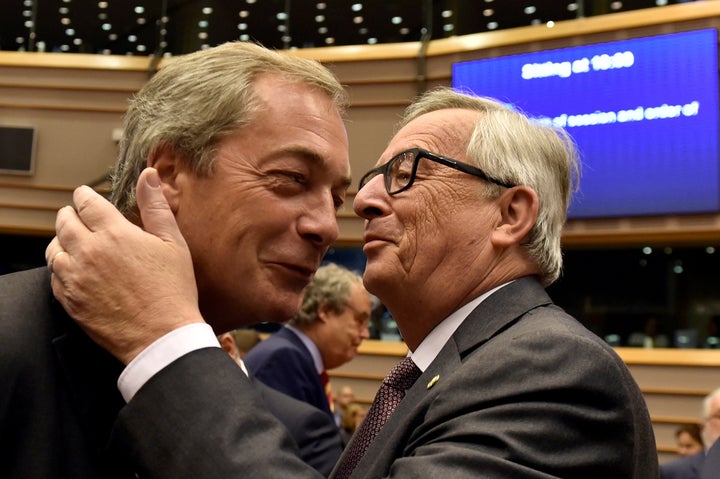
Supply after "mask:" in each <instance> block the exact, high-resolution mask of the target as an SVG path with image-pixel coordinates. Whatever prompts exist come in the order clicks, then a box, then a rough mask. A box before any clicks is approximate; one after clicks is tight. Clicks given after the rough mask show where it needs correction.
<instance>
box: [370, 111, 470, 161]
mask: <svg viewBox="0 0 720 479" xmlns="http://www.w3.org/2000/svg"><path fill="white" fill-rule="evenodd" d="M481 115H482V113H481V112H479V111H475V110H468V109H464V108H446V109H443V110H436V111H432V112H430V113H425V114H424V115H420V116H419V117H417V118H415V119H414V120H412V121H411V122H409V123H408V124H407V125H405V126H404V127H402V128H401V129H400V130H399V131H398V132H397V133H396V134H395V136H394V137H393V138H392V140H390V143H389V145H388V147H387V149H386V150H385V152H384V153H383V155H382V157H381V158H380V161H379V162H378V164H384V163H386V162H388V161H389V160H390V158H392V157H393V156H395V155H397V154H398V153H400V152H402V151H405V150H407V149H409V148H418V147H419V148H425V149H426V150H429V151H432V152H433V153H439V154H441V155H444V156H450V157H452V158H456V159H458V160H462V159H464V158H465V152H466V150H467V146H468V141H469V139H470V137H471V135H472V132H473V130H474V129H475V124H476V123H477V121H478V120H479V119H480V116H481Z"/></svg>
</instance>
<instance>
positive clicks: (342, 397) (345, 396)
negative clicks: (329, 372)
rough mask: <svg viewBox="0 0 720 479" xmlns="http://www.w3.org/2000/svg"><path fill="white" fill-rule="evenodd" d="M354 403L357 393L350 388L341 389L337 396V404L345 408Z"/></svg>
mask: <svg viewBox="0 0 720 479" xmlns="http://www.w3.org/2000/svg"><path fill="white" fill-rule="evenodd" d="M354 401H355V393H353V390H352V389H351V388H350V387H349V386H343V387H341V388H340V391H339V392H338V395H337V402H338V403H339V404H342V405H343V406H347V405H348V404H350V403H352V402H354Z"/></svg>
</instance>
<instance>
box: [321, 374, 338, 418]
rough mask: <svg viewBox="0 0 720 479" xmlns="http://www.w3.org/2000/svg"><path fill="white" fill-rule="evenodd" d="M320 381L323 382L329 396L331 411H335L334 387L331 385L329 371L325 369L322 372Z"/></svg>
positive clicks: (326, 395) (326, 394)
mask: <svg viewBox="0 0 720 479" xmlns="http://www.w3.org/2000/svg"><path fill="white" fill-rule="evenodd" d="M320 382H321V383H322V385H323V388H325V397H327V400H328V405H329V406H330V411H332V412H335V401H334V400H333V395H332V387H330V376H328V373H327V371H326V370H324V369H323V371H322V372H321V373H320Z"/></svg>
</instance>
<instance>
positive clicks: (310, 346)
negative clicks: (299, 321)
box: [285, 324, 325, 374]
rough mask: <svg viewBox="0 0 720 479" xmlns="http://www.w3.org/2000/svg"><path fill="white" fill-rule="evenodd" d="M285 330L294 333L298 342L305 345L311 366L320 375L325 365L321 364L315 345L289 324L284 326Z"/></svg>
mask: <svg viewBox="0 0 720 479" xmlns="http://www.w3.org/2000/svg"><path fill="white" fill-rule="evenodd" d="M285 327H286V328H288V329H289V330H290V331H292V332H293V333H295V335H296V336H297V337H298V338H300V341H302V343H303V344H304V345H305V347H306V348H307V350H308V351H310V356H312V358H313V364H315V369H316V370H317V373H318V374H320V373H322V372H323V371H324V370H325V364H323V360H322V356H321V355H320V350H319V349H318V347H317V345H316V344H315V343H314V342H313V340H312V339H310V338H309V337H308V335H307V334H305V333H303V332H302V331H300V330H299V329H298V328H295V327H293V326H290V325H289V324H286V325H285Z"/></svg>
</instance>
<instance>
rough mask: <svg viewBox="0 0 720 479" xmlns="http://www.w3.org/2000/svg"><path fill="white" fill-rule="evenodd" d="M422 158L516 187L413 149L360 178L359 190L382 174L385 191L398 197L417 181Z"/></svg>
mask: <svg viewBox="0 0 720 479" xmlns="http://www.w3.org/2000/svg"><path fill="white" fill-rule="evenodd" d="M420 158H425V159H428V160H430V161H434V162H435V163H440V164H441V165H445V166H449V167H450V168H453V169H455V170H458V171H462V172H463V173H467V174H469V175H473V176H477V177H478V178H482V179H483V180H485V181H489V182H490V183H494V184H496V185H499V186H503V187H505V188H512V187H513V186H515V185H514V184H512V183H506V182H504V181H501V180H498V179H497V178H493V177H492V176H490V175H488V174H487V173H485V172H484V171H483V170H481V169H480V168H478V167H476V166H472V165H469V164H467V163H463V162H462V161H458V160H453V159H452V158H448V157H447V156H441V155H437V154H435V153H432V152H430V151H428V150H425V149H423V148H411V149H409V150H406V151H403V152H402V153H400V154H398V155H396V156H394V157H392V158H391V159H390V161H388V162H387V163H385V164H384V165H382V166H379V167H377V168H373V169H372V170H370V171H368V172H367V173H365V175H364V176H363V177H362V178H360V184H359V186H358V189H360V190H361V189H362V188H363V187H364V186H365V185H367V184H368V183H369V182H370V180H372V179H373V178H375V177H376V176H378V175H380V174H382V175H383V179H384V180H385V190H386V191H387V192H388V194H389V195H396V194H398V193H400V192H401V191H405V190H407V189H408V188H410V187H411V186H412V184H413V182H414V181H415V175H416V174H417V169H418V163H419V162H420Z"/></svg>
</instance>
